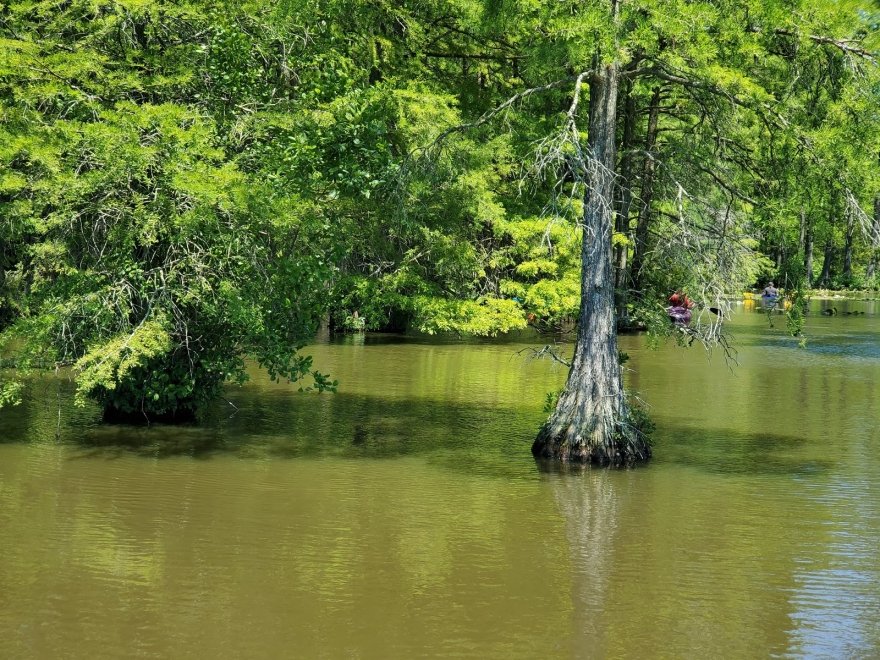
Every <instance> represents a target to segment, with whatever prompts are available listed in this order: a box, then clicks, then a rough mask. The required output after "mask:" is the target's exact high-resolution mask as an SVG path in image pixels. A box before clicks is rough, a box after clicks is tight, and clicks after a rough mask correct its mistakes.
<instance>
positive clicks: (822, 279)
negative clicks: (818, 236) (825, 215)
mask: <svg viewBox="0 0 880 660" xmlns="http://www.w3.org/2000/svg"><path fill="white" fill-rule="evenodd" d="M833 262H834V243H833V242H832V241H831V239H830V238H829V239H828V240H827V241H825V259H824V260H823V261H822V274H821V275H820V276H819V286H821V287H823V288H826V289H827V288H828V287H829V286H830V285H831V264H832V263H833Z"/></svg>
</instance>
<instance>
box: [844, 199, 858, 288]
mask: <svg viewBox="0 0 880 660" xmlns="http://www.w3.org/2000/svg"><path fill="white" fill-rule="evenodd" d="M855 231H856V223H855V218H853V217H852V216H850V218H849V220H848V221H847V223H846V238H845V241H844V244H843V280H844V282H846V284H847V285H849V284H851V283H852V276H853V270H852V257H853V235H854V234H855Z"/></svg>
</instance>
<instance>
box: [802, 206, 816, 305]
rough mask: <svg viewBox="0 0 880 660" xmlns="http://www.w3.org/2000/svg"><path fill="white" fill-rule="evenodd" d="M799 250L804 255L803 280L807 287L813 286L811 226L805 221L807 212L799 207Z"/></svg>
mask: <svg viewBox="0 0 880 660" xmlns="http://www.w3.org/2000/svg"><path fill="white" fill-rule="evenodd" d="M800 243H801V250H802V252H803V255H804V282H805V283H806V285H807V288H808V289H810V288H812V287H813V227H812V226H811V225H810V223H809V222H808V221H807V214H806V213H805V212H804V211H803V209H801V240H800Z"/></svg>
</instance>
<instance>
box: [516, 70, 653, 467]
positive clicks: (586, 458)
mask: <svg viewBox="0 0 880 660" xmlns="http://www.w3.org/2000/svg"><path fill="white" fill-rule="evenodd" d="M617 89H618V64H616V63H614V64H609V65H604V66H602V67H601V68H600V69H599V70H598V71H597V72H596V73H595V74H594V76H593V78H592V80H591V81H590V132H589V142H588V149H589V153H590V156H591V158H592V159H593V164H592V165H593V167H591V173H590V186H589V188H590V189H589V191H588V193H587V194H586V196H585V200H584V202H585V204H584V227H583V245H582V248H581V306H580V314H579V317H578V321H579V325H578V334H577V344H576V345H575V351H574V358H573V359H572V365H571V370H570V371H569V374H568V381H567V383H566V386H565V390H563V392H562V394H560V396H559V401H558V403H557V405H556V410H555V411H554V412H553V414H552V415H551V416H550V418H549V419H548V420H547V422H546V423H545V424H544V426H543V427H542V428H541V430H540V431H539V433H538V437H537V438H536V439H535V442H534V444H533V445H532V453H533V454H534V455H535V456H536V457H538V458H551V459H554V460H561V461H583V462H590V463H596V464H599V465H626V464H629V463H632V462H634V461H637V460H645V459H647V458H648V457H649V456H650V453H651V452H650V447H649V446H648V443H647V440H646V438H645V437H644V436H643V435H642V434H641V433H640V432H638V431H637V430H636V429H634V428H633V427H632V425H631V423H630V422H631V419H630V413H629V408H628V406H627V402H626V398H625V396H624V391H623V384H622V381H621V369H620V362H619V360H618V352H617V327H616V322H615V314H614V279H613V269H612V257H613V255H612V250H611V240H610V238H611V226H612V204H611V195H612V192H613V185H614V166H615V158H614V152H615V144H614V141H615V124H616V107H617Z"/></svg>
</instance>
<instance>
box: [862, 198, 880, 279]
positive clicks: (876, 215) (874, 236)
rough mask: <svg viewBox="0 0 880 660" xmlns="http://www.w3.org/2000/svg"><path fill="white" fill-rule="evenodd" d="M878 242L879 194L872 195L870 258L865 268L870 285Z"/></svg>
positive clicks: (879, 224) (879, 231) (879, 242)
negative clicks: (872, 215)
mask: <svg viewBox="0 0 880 660" xmlns="http://www.w3.org/2000/svg"><path fill="white" fill-rule="evenodd" d="M878 244H880V195H877V196H876V197H874V222H873V223H872V224H871V258H870V259H868V267H867V269H866V270H865V279H866V280H867V281H868V285H869V286H870V283H871V280H873V279H874V275H876V273H877V256H878V255H877V247H876V246H877V245H878Z"/></svg>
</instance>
